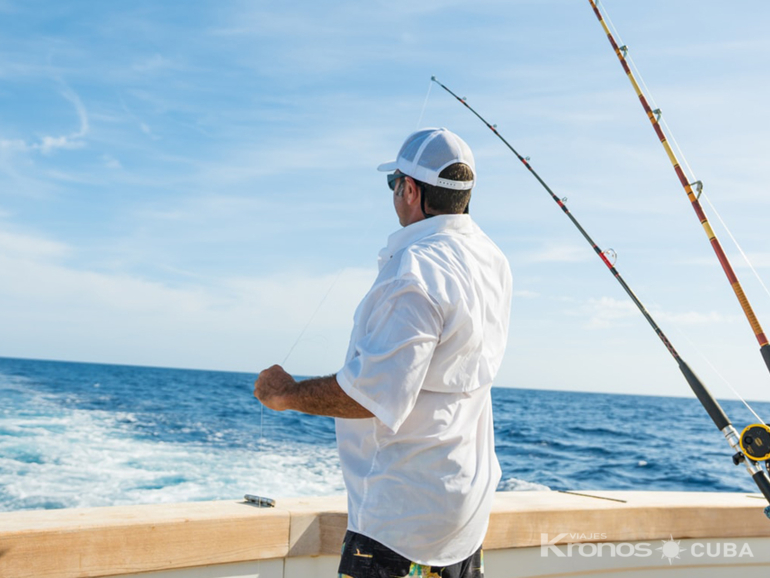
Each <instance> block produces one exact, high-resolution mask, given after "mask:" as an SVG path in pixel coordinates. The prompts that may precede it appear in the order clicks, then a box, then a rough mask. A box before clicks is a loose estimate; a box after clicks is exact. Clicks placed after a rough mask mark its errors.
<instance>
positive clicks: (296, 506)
mask: <svg viewBox="0 0 770 578" xmlns="http://www.w3.org/2000/svg"><path fill="white" fill-rule="evenodd" d="M276 501H277V503H276V507H275V508H258V507H256V506H253V505H250V504H247V503H245V502H237V501H222V502H195V503H185V504H162V505H147V506H118V507H110V508H89V509H73V510H38V511H20V512H8V513H0V577H2V578H82V577H101V576H105V577H106V576H124V577H133V576H138V575H141V576H143V577H146V578H161V577H162V578H245V577H250V578H255V577H259V578H279V577H282V578H294V577H303V578H305V577H308V576H336V565H337V561H338V552H339V548H340V545H341V542H342V536H343V534H344V532H345V526H346V522H347V515H346V511H345V499H344V497H332V498H305V499H301V498H293V499H277V500H276ZM766 505H767V504H766V501H765V500H764V499H763V498H761V497H760V496H758V495H748V494H724V493H694V492H581V493H564V492H504V493H498V494H497V496H496V501H495V507H494V510H493V512H492V515H491V518H490V527H489V532H488V533H487V536H486V540H485V542H484V550H485V566H486V575H487V577H488V578H498V577H511V578H514V577H515V578H525V577H542V578H545V577H549V578H556V577H568V576H575V577H577V576H601V577H602V578H615V577H621V576H622V577H628V578H631V577H633V578H643V577H645V576H652V575H656V576H661V575H663V576H666V577H667V578H668V577H670V578H674V577H675V578H679V577H689V576H693V577H694V576H697V577H698V578H710V577H712V576H713V577H714V578H716V577H717V576H719V577H720V578H724V576H725V574H726V573H727V574H729V575H733V573H735V572H740V574H735V575H740V576H741V578H751V577H757V578H759V577H762V578H767V576H770V520H768V519H767V517H766V516H765V515H764V513H763V509H764V507H765V506H766ZM383 507H387V506H386V505H383Z"/></svg>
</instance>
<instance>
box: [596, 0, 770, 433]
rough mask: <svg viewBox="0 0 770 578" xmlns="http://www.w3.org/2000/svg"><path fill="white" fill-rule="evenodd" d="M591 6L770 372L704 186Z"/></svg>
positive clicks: (764, 340)
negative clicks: (704, 200) (704, 199)
mask: <svg viewBox="0 0 770 578" xmlns="http://www.w3.org/2000/svg"><path fill="white" fill-rule="evenodd" d="M588 2H589V3H590V4H591V7H592V9H593V11H594V14H595V15H596V18H597V19H598V20H599V23H600V24H601V26H602V28H603V30H604V32H605V34H606V35H607V39H608V40H609V42H610V44H611V45H612V49H613V51H614V52H615V55H616V56H617V57H618V60H619V61H620V65H621V66H622V67H623V71H624V73H625V74H626V77H627V78H628V80H629V82H631V85H632V86H633V88H634V92H636V95H637V97H638V98H639V102H640V104H641V105H642V108H643V109H644V112H645V114H646V115H647V118H648V120H649V121H650V123H651V125H652V128H653V130H654V131H655V134H656V135H657V136H658V139H659V140H660V144H661V146H663V148H664V150H665V151H666V155H667V156H668V159H669V161H670V162H671V166H672V168H673V169H674V172H675V173H676V176H677V178H678V179H679V182H680V184H681V185H682V188H683V189H684V192H685V194H686V195H687V198H688V199H689V201H690V204H691V205H692V208H693V210H694V211H695V214H696V217H697V218H698V220H699V221H700V224H701V227H702V228H703V231H704V232H705V233H706V236H707V237H708V240H709V244H710V245H711V248H712V249H713V250H714V253H715V255H716V257H717V259H718V261H719V264H720V266H721V267H722V270H723V272H724V274H725V277H726V278H727V281H728V283H729V284H730V288H731V289H732V290H733V293H734V294H735V297H736V299H737V300H738V303H739V305H740V307H741V309H742V310H743V314H744V315H745V317H746V321H748V323H749V325H750V326H751V330H752V332H753V333H754V337H755V338H756V340H757V342H758V343H759V352H760V354H761V355H762V359H763V361H764V362H765V366H766V367H767V370H768V371H770V340H768V337H767V335H766V334H765V332H764V329H762V325H761V324H760V323H759V320H758V319H757V316H756V315H755V314H754V310H753V309H752V307H751V304H750V303H749V299H748V297H747V296H746V293H745V292H744V290H743V287H742V286H741V283H740V281H739V280H738V277H737V275H736V274H735V271H734V270H733V267H732V265H731V264H730V261H729V259H728V258H727V255H726V254H725V252H724V249H723V248H722V244H721V243H720V242H719V239H718V238H717V236H716V233H715V232H714V229H713V228H712V227H711V224H710V223H709V220H708V218H707V217H706V214H705V212H704V211H703V208H702V207H701V204H700V201H699V198H700V195H701V192H702V190H703V183H701V182H700V181H695V182H693V181H691V180H689V179H688V176H687V175H685V171H684V169H683V168H682V165H681V163H680V161H679V159H678V158H677V156H676V153H675V152H674V149H673V148H672V147H671V144H670V143H669V139H668V137H667V136H666V133H665V132H664V131H663V129H662V128H661V127H662V126H666V127H667V125H661V123H660V122H659V121H660V117H661V113H660V109H658V108H656V109H655V110H653V109H652V108H650V105H649V102H648V100H647V96H646V94H645V92H644V91H643V90H642V89H641V88H640V86H639V83H638V82H637V79H636V77H635V76H634V73H633V72H632V70H631V67H630V66H629V62H628V59H627V58H626V56H627V53H628V49H627V47H626V46H625V45H624V46H618V44H617V42H616V41H615V38H614V36H613V34H612V31H610V29H609V28H608V26H607V22H606V21H605V19H604V18H603V17H602V13H601V12H600V11H599V8H598V6H597V5H596V2H595V1H594V0H588ZM677 148H678V147H677ZM680 152H681V151H680ZM687 168H689V167H687ZM690 172H692V171H690ZM693 187H694V188H695V192H694V191H693ZM696 192H697V195H696ZM768 442H769V443H770V440H768Z"/></svg>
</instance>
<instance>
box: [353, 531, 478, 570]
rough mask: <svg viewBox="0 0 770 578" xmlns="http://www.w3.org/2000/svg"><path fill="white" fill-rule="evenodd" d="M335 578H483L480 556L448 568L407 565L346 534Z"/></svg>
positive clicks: (387, 551) (374, 543) (382, 548)
mask: <svg viewBox="0 0 770 578" xmlns="http://www.w3.org/2000/svg"><path fill="white" fill-rule="evenodd" d="M338 572H339V578H405V577H407V576H410V577H414V578H484V552H483V551H482V550H481V548H479V549H478V550H477V551H476V552H475V553H474V554H473V555H471V556H470V557H469V558H466V559H465V560H463V561H461V562H457V563H456V564H452V565H451V566H445V567H440V566H425V565H423V564H417V563H416V562H410V561H409V560H407V559H406V558H404V557H403V556H401V555H400V554H397V553H395V552H394V551H393V550H391V549H390V548H387V547H385V546H383V545H382V544H380V543H379V542H377V541H376V540H372V539H371V538H367V537H366V536H362V535H361V534H357V533H355V532H351V531H350V530H348V531H347V533H346V534H345V540H344V541H343V543H342V558H341V559H340V567H339V570H338Z"/></svg>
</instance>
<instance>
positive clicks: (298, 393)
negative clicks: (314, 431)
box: [289, 375, 374, 418]
mask: <svg viewBox="0 0 770 578" xmlns="http://www.w3.org/2000/svg"><path fill="white" fill-rule="evenodd" d="M293 390H294V391H293V392H292V395H291V400H290V401H289V406H290V409H295V410H297V411H301V412H304V413H312V414H315V415H328V416H331V417H344V418H367V417H374V415H373V414H372V413H371V412H370V411H369V410H368V409H366V408H365V407H364V406H362V405H361V404H359V403H358V402H357V401H356V400H354V399H353V398H351V397H350V396H349V395H348V394H347V393H345V392H344V391H343V389H342V388H341V387H340V385H339V383H337V378H336V376H334V375H328V376H326V377H314V378H312V379H306V380H304V381H299V382H296V386H295V387H294V388H293Z"/></svg>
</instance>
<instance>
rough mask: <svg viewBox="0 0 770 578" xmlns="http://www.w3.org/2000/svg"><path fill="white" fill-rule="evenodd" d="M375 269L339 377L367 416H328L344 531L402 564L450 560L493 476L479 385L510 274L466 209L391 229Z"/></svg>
mask: <svg viewBox="0 0 770 578" xmlns="http://www.w3.org/2000/svg"><path fill="white" fill-rule="evenodd" d="M379 267H380V272H379V275H378V277H377V279H376V281H375V282H374V285H373V286H372V288H371V289H370V290H369V292H368V293H367V295H366V296H365V297H364V299H363V301H362V302H361V303H360V305H359V306H358V309H357V310H356V313H355V317H354V327H353V331H352V335H351V338H350V346H349V348H348V354H347V358H346V362H345V365H344V367H343V368H342V369H341V370H340V371H339V372H338V373H337V381H338V382H339V384H340V386H341V387H342V389H343V390H344V391H345V392H346V393H347V394H348V395H349V396H350V397H352V398H353V399H354V400H356V401H357V402H358V403H360V404H361V405H362V406H364V407H365V408H366V409H368V410H369V411H370V412H372V413H373V414H374V416H375V417H374V418H369V419H337V420H336V429H337V443H338V446H339V452H340V461H341V464H342V472H343V476H344V478H345V484H346V487H347V490H348V528H349V529H350V530H352V531H354V532H358V533H360V534H364V535H366V536H368V537H370V538H373V539H375V540H377V541H378V542H381V543H382V544H384V545H385V546H387V547H389V548H390V549H392V550H394V551H396V552H398V553H399V554H401V555H402V556H405V557H406V558H408V559H409V560H411V561H413V562H418V563H421V564H430V565H435V566H438V565H448V564H453V563H455V562H459V561H460V560H463V559H465V558H467V557H468V556H470V555H471V554H472V553H473V552H475V551H476V550H477V549H478V548H479V546H480V545H481V543H482V540H483V538H484V535H485V534H486V530H487V524H488V520H489V511H490V508H491V503H492V499H493V496H494V491H495V489H496V487H497V484H498V482H499V480H500V467H499V465H498V462H497V458H496V456H495V450H494V432H493V424H492V403H491V397H490V389H491V387H492V382H493V380H494V378H495V375H496V374H497V370H498V369H499V367H500V363H501V361H502V357H503V353H504V351H505V345H506V341H507V336H508V320H509V315H510V304H511V291H512V289H511V287H512V282H511V273H510V267H509V265H508V261H507V260H506V258H505V256H504V255H503V253H502V252H501V251H500V249H499V248H498V247H497V246H496V245H495V244H494V243H493V242H492V241H491V240H490V239H489V238H488V237H487V236H486V235H485V234H484V233H483V232H482V231H481V229H480V228H479V227H478V226H477V225H476V224H475V223H474V222H473V221H472V220H471V218H470V216H468V215H440V216H436V217H433V218H430V219H425V220H422V221H419V222H417V223H413V224H411V225H409V226H407V227H404V228H403V229H401V230H399V231H397V232H396V233H394V234H392V235H391V236H390V237H389V239H388V245H387V247H385V248H384V249H383V250H382V251H381V252H380V258H379Z"/></svg>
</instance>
